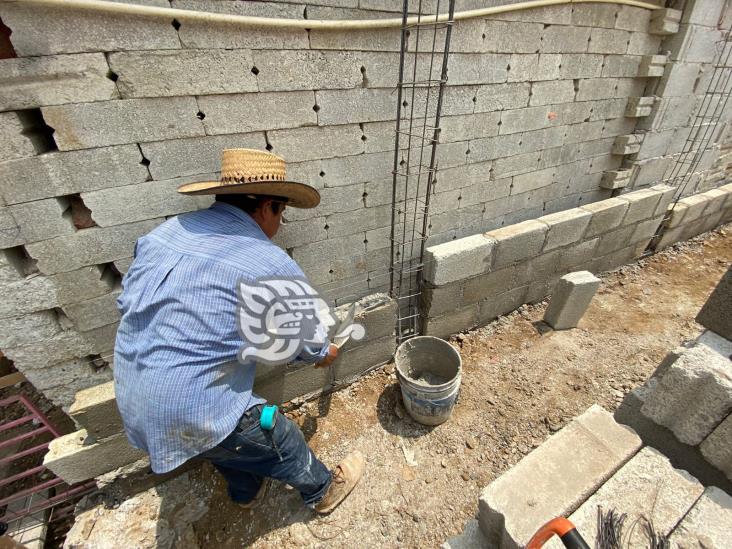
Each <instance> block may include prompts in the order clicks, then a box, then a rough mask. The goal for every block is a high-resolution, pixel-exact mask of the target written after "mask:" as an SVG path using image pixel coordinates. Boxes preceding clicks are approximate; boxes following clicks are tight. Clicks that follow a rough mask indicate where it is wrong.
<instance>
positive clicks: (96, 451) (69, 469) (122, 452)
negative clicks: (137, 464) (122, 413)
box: [43, 429, 147, 484]
mask: <svg viewBox="0 0 732 549" xmlns="http://www.w3.org/2000/svg"><path fill="white" fill-rule="evenodd" d="M146 455H147V454H146V453H145V452H143V451H142V450H138V449H137V448H133V447H132V446H130V444H129V442H127V436H126V435H125V434H124V433H120V434H119V435H116V436H113V437H110V438H107V439H104V440H102V441H99V442H95V441H93V440H92V439H90V438H89V434H88V433H87V432H86V430H84V429H81V430H80V431H76V432H75V433H71V434H68V435H64V436H62V437H59V438H56V439H54V440H53V441H51V444H50V445H49V446H48V453H47V454H46V455H45V457H44V458H43V465H45V466H46V467H48V468H49V469H50V470H51V471H53V472H54V473H56V474H57V475H58V476H60V477H61V478H62V479H64V481H65V482H67V483H68V484H74V483H77V482H81V481H84V480H89V479H90V478H94V477H98V476H99V475H102V474H104V473H109V472H110V471H113V470H114V469H117V468H118V467H122V466H123V465H127V464H129V463H132V462H133V461H137V460H138V459H143V458H144V457H145V456H146Z"/></svg>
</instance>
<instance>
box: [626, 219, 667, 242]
mask: <svg viewBox="0 0 732 549" xmlns="http://www.w3.org/2000/svg"><path fill="white" fill-rule="evenodd" d="M662 221H663V216H661V217H654V218H651V219H647V220H646V221H641V222H640V223H638V224H637V225H636V226H635V230H634V231H633V235H632V236H631V237H630V242H631V243H636V242H643V241H645V242H648V241H649V240H650V239H651V237H653V235H655V234H656V233H657V232H658V229H659V227H660V226H661V222H662Z"/></svg>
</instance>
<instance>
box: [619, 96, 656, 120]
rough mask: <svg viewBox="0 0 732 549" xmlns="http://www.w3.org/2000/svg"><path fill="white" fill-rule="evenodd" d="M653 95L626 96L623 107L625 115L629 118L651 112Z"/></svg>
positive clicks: (639, 116)
mask: <svg viewBox="0 0 732 549" xmlns="http://www.w3.org/2000/svg"><path fill="white" fill-rule="evenodd" d="M654 101H655V99H654V98H653V97H628V103H627V105H626V107H625V116H627V117H629V118H641V117H643V116H648V115H649V114H651V110H652V109H653V103H654Z"/></svg>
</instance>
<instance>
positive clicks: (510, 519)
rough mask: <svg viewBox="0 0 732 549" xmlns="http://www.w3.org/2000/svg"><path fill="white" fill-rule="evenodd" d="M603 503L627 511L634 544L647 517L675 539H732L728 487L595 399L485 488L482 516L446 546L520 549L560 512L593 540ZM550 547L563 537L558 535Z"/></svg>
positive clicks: (723, 543) (707, 542)
mask: <svg viewBox="0 0 732 549" xmlns="http://www.w3.org/2000/svg"><path fill="white" fill-rule="evenodd" d="M630 487H632V489H629V488H630ZM598 508H601V509H602V510H603V511H604V512H607V511H609V510H616V511H617V513H618V514H623V513H627V515H628V517H627V519H626V522H625V525H626V526H625V533H624V535H623V540H624V541H623V543H628V544H629V546H630V547H642V546H647V545H648V541H647V538H646V534H645V532H644V526H643V520H644V519H647V520H648V521H650V524H652V526H653V528H654V530H655V532H656V533H657V534H658V535H659V536H669V535H670V541H671V543H672V546H674V547H676V546H677V545H678V546H684V547H686V546H689V547H691V546H696V545H697V544H700V543H702V542H703V544H704V546H708V547H728V546H729V544H730V543H732V534H731V532H732V497H730V496H729V494H727V493H725V492H724V491H722V490H720V489H718V488H715V487H709V488H706V489H705V488H704V486H703V485H702V484H701V483H700V482H699V481H698V480H697V479H696V478H694V477H693V476H691V475H689V474H688V473H687V472H686V471H683V470H678V469H675V468H674V467H673V466H672V465H671V463H670V462H669V460H668V459H667V458H666V457H665V456H664V455H663V454H661V453H660V452H658V451H657V450H655V449H653V448H651V447H648V446H646V447H643V444H642V442H641V440H640V438H639V437H638V436H637V435H636V434H635V432H634V431H632V430H631V429H630V428H628V427H625V426H623V425H620V424H618V423H616V422H615V420H614V419H613V417H612V415H611V414H610V413H608V412H606V411H605V410H603V409H602V408H600V407H599V406H592V407H590V408H589V409H588V410H587V411H586V412H585V413H583V414H582V415H580V416H578V417H577V418H575V419H574V420H573V421H572V422H571V423H569V424H568V425H567V426H566V427H564V428H563V429H562V430H561V431H559V432H558V433H557V434H555V435H553V436H552V437H551V438H549V439H548V440H547V441H546V442H544V443H543V444H542V445H541V446H539V447H538V448H537V449H535V450H534V451H532V452H531V453H530V454H528V455H527V456H526V457H524V458H523V459H522V460H521V461H520V462H519V463H517V464H516V465H514V466H513V467H512V468H511V469H509V470H508V471H507V472H506V473H504V474H503V475H501V476H500V477H499V478H498V479H496V480H494V481H493V482H492V483H491V484H489V485H488V486H487V487H486V488H485V489H484V490H483V492H482V493H481V496H480V500H479V504H478V517H477V519H476V520H473V521H470V522H469V523H468V524H467V525H466V528H465V531H464V533H463V534H462V535H461V536H458V537H456V538H453V539H450V540H448V541H447V542H446V543H445V544H444V545H443V547H445V548H446V549H458V548H468V547H471V548H483V547H485V548H488V547H491V548H500V549H504V548H505V549H509V548H510V549H518V548H519V547H523V546H525V545H526V544H527V543H528V542H529V540H530V539H531V537H532V536H533V535H534V533H535V532H536V531H537V530H539V528H540V527H541V526H542V525H544V524H545V523H546V522H548V521H549V520H551V519H553V518H555V517H560V516H563V517H567V518H568V519H569V520H570V521H571V522H572V523H573V524H574V525H575V527H576V528H577V531H578V532H579V533H580V534H581V535H582V537H583V538H584V539H585V541H586V542H587V543H588V545H589V546H590V547H594V546H595V543H596V540H597V537H598V530H597V513H598ZM637 521H640V522H639V523H638V524H636V525H635V526H634V527H633V524H634V523H636V522H637ZM626 537H627V541H626ZM545 547H550V548H552V549H555V548H556V549H558V548H560V547H563V544H562V543H561V542H560V541H559V539H558V538H557V537H554V538H552V539H551V540H550V541H549V542H548V543H547V544H546V545H545Z"/></svg>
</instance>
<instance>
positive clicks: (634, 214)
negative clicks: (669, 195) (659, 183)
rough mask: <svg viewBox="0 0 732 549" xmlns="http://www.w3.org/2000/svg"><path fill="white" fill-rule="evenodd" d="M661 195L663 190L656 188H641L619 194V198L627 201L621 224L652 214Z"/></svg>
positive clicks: (636, 220)
mask: <svg viewBox="0 0 732 549" xmlns="http://www.w3.org/2000/svg"><path fill="white" fill-rule="evenodd" d="M662 196H663V192H662V191H660V190H658V189H642V190H640V191H633V192H631V193H627V194H624V195H621V196H619V197H618V198H619V199H620V200H625V201H627V202H628V212H627V213H626V214H625V218H624V219H623V225H629V224H631V223H636V222H638V221H640V220H642V219H648V218H649V217H651V216H652V215H654V214H655V212H656V207H657V206H658V203H659V202H660V201H661V197H662Z"/></svg>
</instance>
